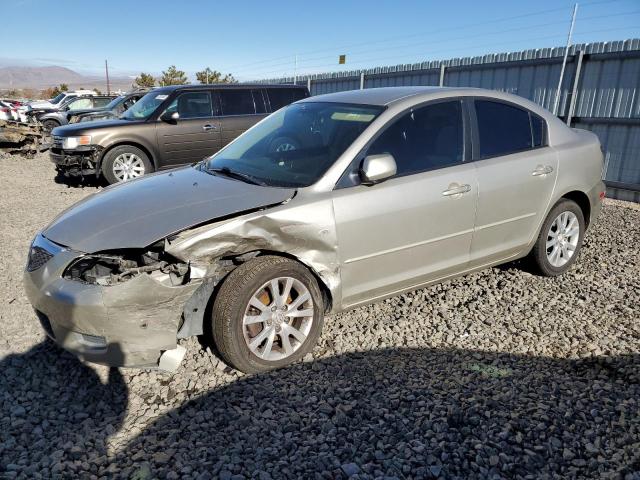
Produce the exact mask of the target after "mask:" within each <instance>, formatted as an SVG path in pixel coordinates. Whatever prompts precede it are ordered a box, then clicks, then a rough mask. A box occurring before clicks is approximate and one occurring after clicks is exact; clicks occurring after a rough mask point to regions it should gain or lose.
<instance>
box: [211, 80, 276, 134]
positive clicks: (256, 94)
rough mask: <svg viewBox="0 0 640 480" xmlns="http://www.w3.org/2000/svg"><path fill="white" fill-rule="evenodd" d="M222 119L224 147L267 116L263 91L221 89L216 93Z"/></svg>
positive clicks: (256, 89) (257, 89)
mask: <svg viewBox="0 0 640 480" xmlns="http://www.w3.org/2000/svg"><path fill="white" fill-rule="evenodd" d="M218 96H219V98H220V110H221V114H222V117H221V118H220V120H221V123H222V145H221V147H224V146H225V145H227V144H228V143H229V142H231V141H232V140H235V139H236V138H237V137H238V136H239V135H240V134H242V133H244V132H245V131H246V130H248V129H249V128H251V127H252V126H253V125H255V124H256V123H258V122H259V121H260V120H262V119H263V118H264V117H266V116H267V107H266V104H265V99H264V95H263V91H262V89H260V88H255V89H249V88H221V89H220V90H219V91H218Z"/></svg>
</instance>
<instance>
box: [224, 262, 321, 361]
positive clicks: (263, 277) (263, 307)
mask: <svg viewBox="0 0 640 480" xmlns="http://www.w3.org/2000/svg"><path fill="white" fill-rule="evenodd" d="M323 317H324V306H323V300H322V294H321V292H320V288H319V287H318V282H317V281H316V279H315V277H314V276H313V275H312V274H311V272H309V270H307V268H305V267H304V266H303V265H301V264H300V263H298V262H295V261H293V260H290V259H288V258H283V257H277V256H264V257H257V258H254V259H252V260H249V261H248V262H246V263H244V264H242V265H240V266H239V267H238V268H236V269H235V270H234V271H232V272H231V273H230V274H229V276H228V277H227V278H226V279H225V281H224V282H223V284H222V286H221V287H220V290H219V291H218V294H217V296H216V299H215V302H214V304H213V309H212V322H213V325H212V332H213V340H214V342H215V345H216V347H217V349H218V351H219V352H220V355H221V356H222V357H223V359H224V360H225V361H226V362H227V363H228V364H230V365H232V366H233V367H234V368H236V369H238V370H240V371H242V372H245V373H258V372H264V371H267V370H272V369H274V368H279V367H282V366H285V365H288V364H290V363H292V362H294V361H296V360H299V359H301V358H302V357H303V356H304V355H305V354H306V353H308V352H309V351H310V350H311V349H312V348H313V346H314V345H315V343H316V341H317V340H318V337H319V336H320V332H321V330H322V323H323Z"/></svg>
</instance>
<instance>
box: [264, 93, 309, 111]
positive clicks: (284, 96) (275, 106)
mask: <svg viewBox="0 0 640 480" xmlns="http://www.w3.org/2000/svg"><path fill="white" fill-rule="evenodd" d="M267 95H269V103H271V111H272V112H275V111H276V110H280V109H281V108H282V107H285V106H287V105H289V104H290V103H293V102H297V101H298V100H302V99H303V98H307V93H306V92H305V90H304V89H302V88H267Z"/></svg>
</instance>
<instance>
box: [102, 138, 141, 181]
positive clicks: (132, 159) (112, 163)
mask: <svg viewBox="0 0 640 480" xmlns="http://www.w3.org/2000/svg"><path fill="white" fill-rule="evenodd" d="M127 165H128V167H127ZM153 170H154V168H153V164H152V163H151V160H149V157H148V156H147V154H146V153H144V152H143V151H142V150H140V149H139V148H138V147H134V146H133V145H120V146H118V147H115V148H113V149H111V150H109V151H108V152H107V154H106V155H105V156H104V158H103V159H102V175H104V178H106V179H107V182H109V184H111V185H113V184H114V183H119V182H124V181H126V180H131V179H133V178H138V177H141V176H142V175H145V174H147V173H151V172H153Z"/></svg>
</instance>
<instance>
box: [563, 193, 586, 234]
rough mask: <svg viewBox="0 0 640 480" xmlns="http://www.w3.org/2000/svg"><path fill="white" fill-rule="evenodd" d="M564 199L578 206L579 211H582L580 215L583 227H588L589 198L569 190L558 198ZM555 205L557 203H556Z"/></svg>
mask: <svg viewBox="0 0 640 480" xmlns="http://www.w3.org/2000/svg"><path fill="white" fill-rule="evenodd" d="M563 198H566V199H567V200H572V201H574V202H576V203H577V204H578V206H579V207H580V210H582V215H583V217H584V224H585V227H586V228H588V227H589V223H590V221H591V202H590V201H589V196H588V195H587V194H586V193H584V192H583V191H580V190H571V191H569V192H567V193H565V194H564V195H562V196H561V197H560V200H561V199H563ZM556 203H557V202H556Z"/></svg>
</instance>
